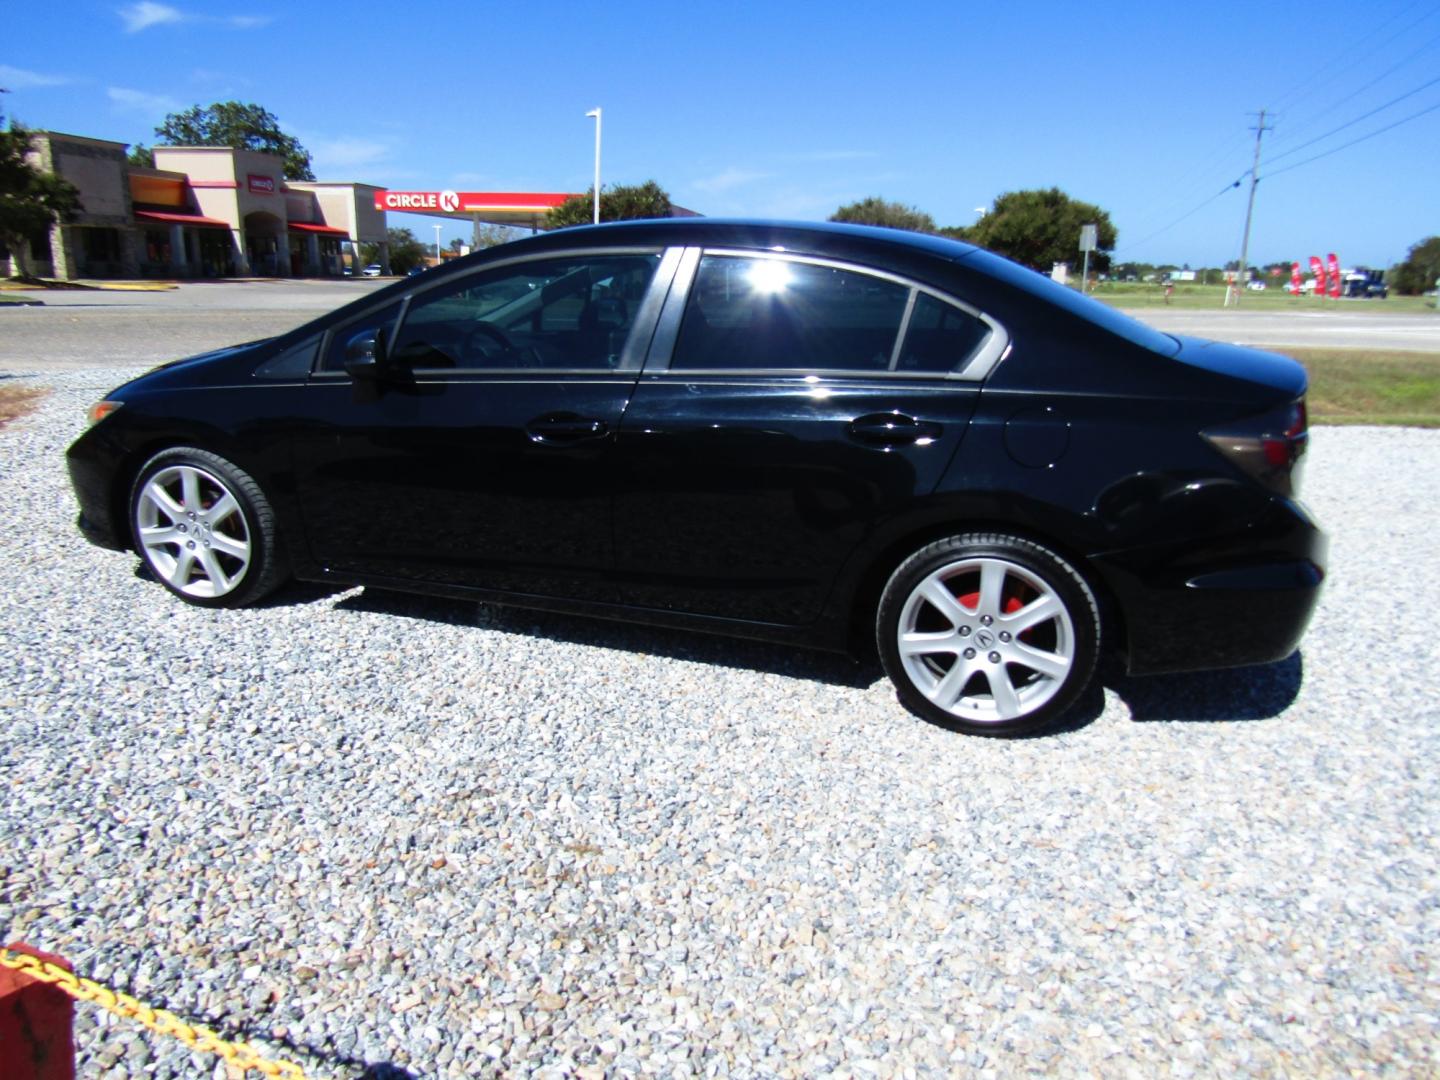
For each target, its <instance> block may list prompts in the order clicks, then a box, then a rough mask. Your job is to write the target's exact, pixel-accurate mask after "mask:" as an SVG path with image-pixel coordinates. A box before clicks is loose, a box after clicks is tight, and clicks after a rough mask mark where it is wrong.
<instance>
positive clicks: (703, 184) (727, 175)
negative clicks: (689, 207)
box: [690, 167, 771, 194]
mask: <svg viewBox="0 0 1440 1080" xmlns="http://www.w3.org/2000/svg"><path fill="white" fill-rule="evenodd" d="M770 175H771V174H770V173H763V172H755V171H753V170H750V169H737V168H734V167H731V168H729V169H726V170H725V171H724V172H722V173H717V174H716V175H715V176H711V177H707V178H706V179H704V180H696V181H695V182H694V183H692V184H691V185H690V186H691V187H693V188H694V189H695V190H696V191H704V192H708V193H710V194H718V193H719V192H722V191H730V190H731V189H732V188H737V187H741V186H743V185H745V184H752V183H754V182H755V181H756V180H764V179H766V178H767V177H769V176H770Z"/></svg>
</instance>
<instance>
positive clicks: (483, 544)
mask: <svg viewBox="0 0 1440 1080" xmlns="http://www.w3.org/2000/svg"><path fill="white" fill-rule="evenodd" d="M1305 390H1306V377H1305V372H1304V369H1303V368H1302V367H1301V366H1300V365H1299V364H1297V363H1295V362H1294V361H1292V360H1288V359H1285V358H1283V357H1280V356H1274V355H1271V354H1268V353H1262V352H1256V351H1254V350H1250V349H1243V348H1238V347H1235V346H1230V345H1221V344H1215V343H1212V342H1206V341H1199V340H1190V339H1177V338H1174V337H1170V336H1168V335H1165V334H1161V333H1158V332H1156V331H1154V330H1150V329H1147V328H1146V327H1144V326H1142V325H1140V324H1138V323H1136V322H1134V321H1132V320H1130V319H1128V318H1125V317H1124V316H1121V315H1119V314H1117V313H1116V312H1114V311H1111V310H1110V309H1108V308H1105V307H1103V306H1102V305H1100V304H1097V303H1094V302H1092V301H1090V300H1087V299H1085V298H1083V297H1081V296H1079V295H1077V294H1076V293H1074V292H1072V291H1070V290H1068V289H1065V288H1062V287H1061V286H1058V285H1056V284H1054V283H1052V282H1051V281H1049V280H1048V279H1046V278H1044V277H1042V276H1041V275H1039V274H1036V273H1034V272H1032V271H1030V270H1026V269H1023V268H1021V267H1018V266H1016V265H1014V264H1013V263H1010V262H1007V261H1005V260H1004V259H1001V258H998V257H996V256H994V255H992V254H990V253H988V252H985V251H981V250H979V249H977V248H974V247H970V246H967V245H964V244H960V243H955V242H951V241H947V240H941V239H937V238H933V237H925V236H919V235H916V234H912V233H901V232H896V231H891V230H882V229H868V228H857V227H849V226H819V225H782V224H768V223H756V222H725V221H714V220H707V219H686V220H676V221H650V222H629V223H622V224H614V225H602V226H598V227H595V228H583V229H573V230H564V231H559V232H553V233H549V234H546V235H542V236H537V237H533V238H530V239H527V240H522V241H519V242H516V243H511V244H505V245H503V246H501V247H499V248H493V249H490V250H488V251H484V252H480V253H477V254H474V255H471V256H468V257H465V258H461V259H457V260H455V261H454V262H453V263H451V264H449V265H446V266H444V267H440V268H437V269H435V270H433V271H431V272H429V273H426V274H423V275H421V276H419V277H417V278H413V279H410V280H401V281H398V282H396V283H395V284H393V285H391V286H389V287H388V288H385V289H381V290H379V291H377V292H375V293H372V294H371V295H369V296H367V297H365V298H363V299H360V300H357V301H355V302H354V303H352V304H349V305H347V306H345V307H343V308H340V309H339V310H337V311H335V312H332V313H331V314H329V315H326V316H324V317H322V318H320V319H317V320H315V321H314V322H312V323H309V324H307V325H305V326H302V327H300V328H299V329H297V330H294V331H292V332H290V333H288V334H285V335H283V336H281V337H278V338H274V339H271V340H268V341H260V342H252V343H250V344H248V345H240V346H236V347H234V348H231V349H225V350H222V351H219V352H215V353H210V354H207V355H204V356H198V357H194V358H191V359H189V360H182V361H178V362H176V363H172V364H169V365H167V366H165V367H162V368H159V369H158V370H156V371H153V372H151V373H149V374H147V375H144V376H142V377H141V378H139V379H136V380H135V381H133V382H130V383H127V384H126V385H125V386H122V387H120V388H119V389H118V390H116V391H114V392H113V393H112V394H110V395H109V397H107V398H106V400H105V401H103V402H101V403H99V404H98V405H96V406H95V408H94V410H93V412H92V418H93V419H94V420H95V423H94V424H93V425H92V426H91V428H90V429H89V430H88V431H87V432H86V433H85V434H84V435H83V436H81V438H80V439H79V440H77V441H76V443H75V444H74V445H73V446H72V447H71V448H70V450H69V464H70V473H71V477H72V480H73V482H74V486H75V491H76V494H77V495H78V497H79V502H80V509H81V515H80V528H81V529H82V530H83V531H84V533H85V535H86V536H87V537H89V538H90V539H91V540H92V541H93V542H95V543H97V544H100V545H101V546H104V547H109V548H114V549H117V550H120V549H126V548H129V549H133V550H134V551H136V552H138V553H139V555H140V557H141V558H142V559H143V560H144V562H145V564H146V565H147V566H148V568H149V570H150V572H151V573H152V574H153V576H154V577H155V578H156V579H157V580H158V581H159V582H160V583H161V584H162V585H164V587H165V588H167V589H169V590H170V591H171V592H172V593H174V594H175V595H176V596H177V597H179V598H180V599H181V600H184V601H187V602H189V603H192V604H200V605H207V606H225V607H229V606H239V605H243V604H250V603H254V602H255V601H257V600H259V599H260V598H261V597H263V596H265V595H266V594H267V593H269V592H270V591H271V590H273V589H274V588H275V587H276V586H278V585H279V584H281V583H282V582H283V581H285V580H286V579H288V578H291V577H295V578H301V579H305V580H309V581H324V582H341V583H356V584H365V585H373V586H377V587H382V588H392V589H409V590H415V591H420V592H433V593H442V594H447V595H454V596H465V597H473V598H480V599H485V600H489V601H494V602H499V603H506V604H517V605H524V606H529V607H535V608H546V609H555V610H566V611H574V612H580V613H585V614H589V615H599V616H607V617H615V618H621V619H630V620H638V621H643V622H648V623H654V624H661V625H668V626H680V627H690V628H698V629H704V630H712V631H716V632H720V633H728V634H738V635H744V636H749V637H756V638H764V639H769V640H773V641H780V642H789V643H794V644H796V645H809V646H817V647H821V648H826V649H835V650H867V649H870V650H875V649H878V652H879V655H880V658H881V660H882V662H883V664H884V666H885V669H886V671H887V672H888V674H889V676H890V678H891V679H892V680H893V681H894V683H895V686H896V688H897V690H898V692H899V696H900V699H901V701H902V702H903V703H904V704H905V705H906V706H908V707H909V708H910V709H911V710H913V711H914V712H916V713H917V714H919V715H920V716H922V717H925V718H926V719H929V720H932V721H935V722H937V723H940V724H944V725H947V726H951V727H954V728H958V729H962V730H965V731H969V732H975V733H980V734H989V735H1014V734H1019V733H1023V732H1027V731H1032V730H1034V729H1036V728H1038V727H1041V726H1043V725H1045V724H1048V723H1050V722H1051V721H1053V720H1055V719H1056V718H1057V717H1059V716H1060V715H1061V714H1063V713H1064V712H1065V710H1066V709H1067V708H1069V707H1070V706H1071V705H1072V704H1074V702H1075V700H1076V698H1077V697H1078V696H1079V695H1080V693H1081V692H1082V691H1083V690H1084V689H1085V687H1086V685H1087V684H1088V683H1089V681H1090V679H1091V677H1092V675H1093V673H1094V671H1095V667H1096V663H1097V659H1098V657H1099V655H1100V652H1101V649H1102V646H1103V647H1105V648H1107V649H1114V650H1116V651H1118V652H1119V653H1120V654H1121V655H1122V656H1123V658H1124V661H1125V663H1126V664H1127V666H1128V668H1129V670H1130V671H1131V672H1134V673H1146V672H1162V671H1179V670H1187V669H1195V668H1212V667H1227V666H1234V665H1242V664H1254V663H1262V662H1266V661H1273V660H1278V659H1282V658H1284V657H1286V656H1288V655H1289V654H1290V653H1291V652H1293V651H1294V649H1295V647H1296V645H1297V643H1298V641H1299V639H1300V636H1301V634H1302V633H1303V631H1304V629H1305V625H1306V623H1307V621H1308V619H1309V617H1310V613H1311V610H1312V609H1313V607H1314V605H1315V602H1316V599H1317V595H1318V591H1319V587H1320V583H1321V580H1322V578H1323V576H1324V562H1325V538H1324V535H1323V533H1321V532H1320V530H1319V529H1318V528H1317V526H1316V524H1315V522H1314V521H1313V520H1312V519H1311V517H1310V515H1309V514H1308V513H1307V511H1306V510H1305V508H1304V507H1303V506H1302V505H1301V504H1300V503H1299V502H1298V501H1297V498H1296V483H1297V480H1298V478H1299V470H1298V465H1299V463H1300V460H1301V457H1302V455H1303V454H1304V451H1305V445H1306V438H1307V435H1306V418H1305Z"/></svg>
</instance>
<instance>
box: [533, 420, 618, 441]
mask: <svg viewBox="0 0 1440 1080" xmlns="http://www.w3.org/2000/svg"><path fill="white" fill-rule="evenodd" d="M609 430H610V425H609V424H607V423H605V421H604V420H596V419H595V418H594V417H590V416H580V415H579V414H577V413H548V414H546V415H545V416H537V417H536V418H535V419H534V420H531V421H530V422H529V423H528V424H526V425H525V433H526V434H527V435H529V436H530V439H531V441H533V442H579V441H580V440H582V439H598V438H600V437H601V436H602V435H605V434H606V433H607V432H609Z"/></svg>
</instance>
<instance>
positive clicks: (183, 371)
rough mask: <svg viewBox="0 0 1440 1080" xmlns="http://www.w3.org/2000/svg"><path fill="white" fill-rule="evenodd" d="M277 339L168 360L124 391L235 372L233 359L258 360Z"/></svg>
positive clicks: (222, 375) (182, 382) (227, 374)
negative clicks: (232, 369)
mask: <svg viewBox="0 0 1440 1080" xmlns="http://www.w3.org/2000/svg"><path fill="white" fill-rule="evenodd" d="M277 340H278V339H277V338H273V337H270V338H258V339H256V340H255V341H246V342H243V343H241V344H239V345H226V346H225V347H224V348H220V349H211V350H210V351H209V352H203V353H197V354H196V355H194V356H184V357H181V358H180V359H178V360H167V361H166V362H165V363H163V364H160V365H159V366H157V367H153V368H151V369H150V370H149V371H147V372H146V373H145V374H144V375H141V376H139V377H138V378H136V379H132V380H131V381H130V382H128V383H126V384H125V385H124V386H122V387H120V388H119V389H120V390H130V389H147V390H148V389H151V388H152V387H154V388H158V387H161V386H174V385H181V384H185V383H191V382H198V381H204V380H206V379H208V378H209V377H211V375H212V374H213V375H214V376H215V377H217V378H224V377H227V376H229V375H230V374H231V367H232V364H231V361H235V360H239V361H240V362H241V364H245V363H247V362H248V363H251V364H252V365H253V363H256V362H258V361H259V360H260V359H261V357H262V354H263V352H264V350H265V348H266V347H267V346H269V345H270V344H272V343H273V342H275V341H277Z"/></svg>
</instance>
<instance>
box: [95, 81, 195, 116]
mask: <svg viewBox="0 0 1440 1080" xmlns="http://www.w3.org/2000/svg"><path fill="white" fill-rule="evenodd" d="M105 93H106V94H107V95H108V96H109V98H110V101H111V103H112V104H113V105H114V106H115V107H116V108H117V109H121V110H122V111H124V112H134V113H139V114H141V115H142V116H164V115H165V114H166V113H172V112H179V111H180V110H181V109H182V108H184V106H183V105H181V104H180V103H179V102H178V101H176V100H175V99H174V98H169V97H166V96H165V95H164V94H151V93H147V92H146V91H144V90H130V89H128V88H126V87H123V86H110V87H106V89H105Z"/></svg>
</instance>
